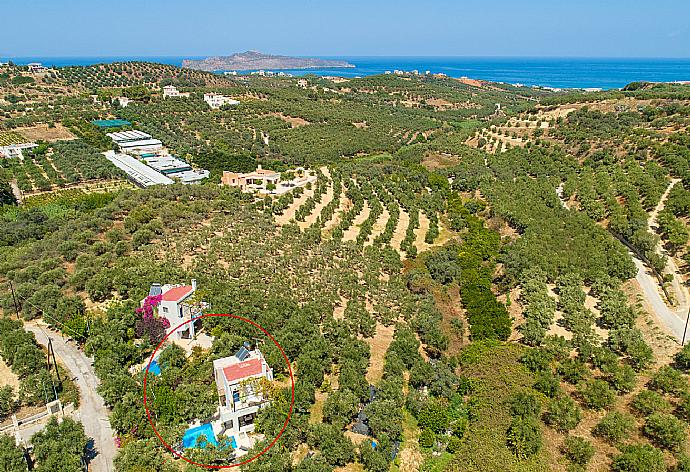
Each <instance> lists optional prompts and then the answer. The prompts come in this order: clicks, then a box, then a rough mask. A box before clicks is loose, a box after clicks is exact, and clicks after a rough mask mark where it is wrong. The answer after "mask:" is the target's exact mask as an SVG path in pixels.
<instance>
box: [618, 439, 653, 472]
mask: <svg viewBox="0 0 690 472" xmlns="http://www.w3.org/2000/svg"><path fill="white" fill-rule="evenodd" d="M621 451H622V452H621V454H619V455H618V456H616V457H614V459H613V463H612V464H611V470H612V471H613V472H665V471H666V464H664V453H663V452H661V451H660V450H659V449H657V448H655V447H652V446H650V445H648V444H644V445H639V444H636V445H633V446H624V447H623V448H621Z"/></svg>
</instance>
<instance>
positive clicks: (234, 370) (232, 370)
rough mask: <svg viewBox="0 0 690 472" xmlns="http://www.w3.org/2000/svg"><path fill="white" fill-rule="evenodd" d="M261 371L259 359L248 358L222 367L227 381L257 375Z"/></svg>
mask: <svg viewBox="0 0 690 472" xmlns="http://www.w3.org/2000/svg"><path fill="white" fill-rule="evenodd" d="M262 371H263V368H262V362H261V359H249V360H248V361H245V362H240V363H238V364H233V365H230V366H228V367H226V368H224V369H223V374H224V375H225V378H226V379H227V381H228V382H229V383H230V382H235V381H237V380H241V379H246V378H247V377H252V376H254V375H258V374H260V373H261V372H262Z"/></svg>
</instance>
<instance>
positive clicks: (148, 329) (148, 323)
mask: <svg viewBox="0 0 690 472" xmlns="http://www.w3.org/2000/svg"><path fill="white" fill-rule="evenodd" d="M162 298H163V297H162V295H155V296H149V297H146V299H144V303H143V304H142V306H141V307H139V308H137V309H136V312H137V313H140V314H141V319H140V320H138V321H137V322H136V324H135V325H134V332H135V334H136V336H137V337H138V338H143V337H144V336H146V337H148V338H149V341H151V343H152V344H158V343H159V342H161V340H162V339H163V337H164V336H165V331H166V330H167V329H168V328H170V321H168V319H167V318H158V317H156V316H154V315H155V311H156V307H157V306H158V305H160V303H161V299H162Z"/></svg>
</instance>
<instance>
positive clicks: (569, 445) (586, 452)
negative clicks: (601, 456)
mask: <svg viewBox="0 0 690 472" xmlns="http://www.w3.org/2000/svg"><path fill="white" fill-rule="evenodd" d="M563 454H565V457H567V458H568V460H569V461H570V462H572V463H574V464H578V465H583V466H584V465H586V464H587V463H588V462H589V461H590V460H591V459H592V456H594V446H592V443H591V442H589V441H587V440H586V439H584V438H580V437H577V436H568V437H567V438H565V442H564V443H563Z"/></svg>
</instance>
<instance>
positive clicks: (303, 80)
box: [297, 79, 309, 88]
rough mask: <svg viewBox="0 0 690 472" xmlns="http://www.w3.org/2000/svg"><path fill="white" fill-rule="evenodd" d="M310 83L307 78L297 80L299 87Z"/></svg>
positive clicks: (304, 86) (305, 86)
mask: <svg viewBox="0 0 690 472" xmlns="http://www.w3.org/2000/svg"><path fill="white" fill-rule="evenodd" d="M308 85H309V82H307V79H299V80H298V81H297V86H298V87H299V88H307V86H308Z"/></svg>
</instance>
